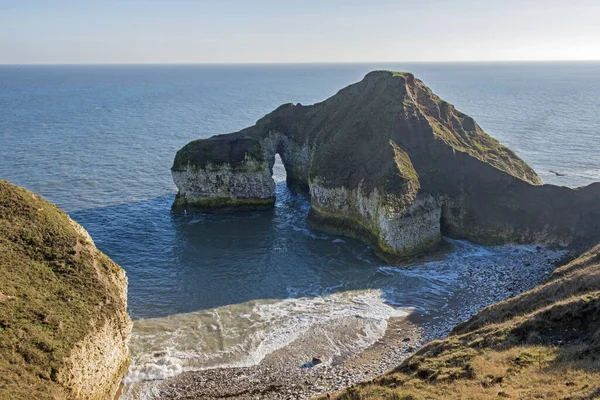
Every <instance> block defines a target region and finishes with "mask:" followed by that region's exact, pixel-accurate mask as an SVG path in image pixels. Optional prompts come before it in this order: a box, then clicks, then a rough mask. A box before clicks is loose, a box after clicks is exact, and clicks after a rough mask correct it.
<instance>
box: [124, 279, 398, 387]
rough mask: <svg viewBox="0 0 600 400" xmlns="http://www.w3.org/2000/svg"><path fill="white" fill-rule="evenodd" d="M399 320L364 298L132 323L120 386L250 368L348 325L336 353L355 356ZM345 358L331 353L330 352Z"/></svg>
mask: <svg viewBox="0 0 600 400" xmlns="http://www.w3.org/2000/svg"><path fill="white" fill-rule="evenodd" d="M405 315H407V312H406V311H403V310H400V309H397V308H394V307H392V306H390V305H388V304H386V303H385V301H384V299H383V297H382V292H381V291H379V290H364V291H351V292H342V293H335V294H330V295H326V296H318V297H304V298H289V299H284V300H258V301H251V302H247V303H242V304H236V305H229V306H224V307H219V308H216V309H212V310H206V311H199V312H193V313H186V314H179V315H173V316H169V317H165V318H153V319H145V320H138V321H136V322H135V323H134V332H133V336H132V340H131V344H130V347H131V351H132V365H131V367H130V370H129V373H128V375H127V377H126V378H125V383H128V384H131V383H134V382H139V381H147V380H160V379H165V378H167V377H170V376H174V375H177V374H179V373H181V372H183V371H189V370H201V369H206V368H215V367H223V366H229V367H231V366H236V367H241V366H251V365H256V364H258V363H260V362H261V361H262V360H263V359H264V358H265V357H266V356H267V355H269V354H271V353H273V352H274V351H277V350H279V349H282V348H283V347H285V346H288V345H289V344H290V343H292V342H293V341H294V340H296V339H298V338H300V337H302V336H303V335H306V334H307V332H308V331H309V330H310V329H315V327H319V326H321V327H327V328H326V329H324V328H319V330H318V331H319V332H320V334H322V335H323V336H327V335H329V334H330V333H329V332H328V331H330V330H335V327H336V326H341V325H344V324H345V323H346V322H347V321H348V320H360V329H358V331H357V332H348V335H347V337H345V338H344V340H338V342H339V343H338V345H339V346H341V344H342V343H343V344H344V345H345V346H347V347H352V348H354V349H358V350H360V349H363V348H365V347H367V346H369V345H370V344H372V343H374V342H375V341H376V340H377V339H379V338H380V337H382V336H383V334H384V333H385V329H386V327H387V320H388V319H389V318H391V317H400V316H405ZM338 339H339V338H338ZM332 343H333V342H332ZM333 346H334V347H335V346H336V345H335V344H333ZM307 350H308V351H310V350H309V349H307ZM345 350H346V349H343V348H337V349H336V348H334V349H331V352H332V353H333V354H339V353H341V352H343V351H345Z"/></svg>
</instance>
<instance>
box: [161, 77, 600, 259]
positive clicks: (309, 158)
mask: <svg viewBox="0 0 600 400" xmlns="http://www.w3.org/2000/svg"><path fill="white" fill-rule="evenodd" d="M276 153H278V154H279V155H280V156H281V159H282V161H283V164H284V166H285V168H286V172H287V177H288V181H290V182H293V183H300V184H301V185H303V186H305V187H308V188H309V191H310V195H311V210H310V214H309V218H310V220H311V221H312V222H313V223H314V224H315V225H316V226H317V227H320V228H322V229H326V230H330V231H335V232H340V233H343V234H348V235H351V236H355V237H358V238H359V239H362V240H364V241H366V242H368V243H370V244H371V245H373V247H374V248H375V250H376V251H377V252H378V253H379V254H380V255H381V256H382V257H384V258H386V259H388V260H390V261H395V260H398V259H401V258H404V257H408V256H411V255H413V254H415V253H418V252H421V251H424V250H427V249H429V248H431V247H432V246H435V245H436V244H438V243H440V242H441V237H442V233H444V234H447V235H450V236H453V237H461V238H467V239H471V240H474V241H477V242H484V243H501V242H505V241H515V242H549V243H558V244H570V243H573V242H577V241H579V240H583V239H582V238H586V239H592V238H593V237H595V238H598V239H600V237H599V235H600V227H599V223H598V220H599V218H598V217H599V216H600V212H599V211H598V209H597V207H594V206H593V204H594V203H595V202H597V201H598V200H599V199H600V189H599V187H598V186H595V187H594V186H590V187H588V188H584V189H581V190H572V189H567V188H562V187H555V186H551V185H542V182H541V180H540V178H539V177H538V176H537V174H536V173H535V172H534V171H533V170H532V169H531V168H530V167H529V166H528V165H527V164H526V163H525V162H524V161H523V160H521V159H520V158H519V157H517V156H516V155H515V154H514V153H513V152H512V151H511V150H509V149H508V148H506V147H504V146H502V145H501V144H500V143H499V142H498V141H497V140H495V139H493V138H492V137H490V136H489V135H487V134H486V133H485V132H484V131H483V130H482V129H481V128H480V127H479V126H478V125H477V123H476V122H475V121H474V120H473V119H472V118H470V117H468V116H467V115H465V114H462V113H461V112H459V111H457V110H456V109H455V108H454V107H453V106H452V105H451V104H449V103H447V102H445V101H443V100H442V99H440V98H439V97H437V96H436V95H435V94H433V93H432V92H431V90H430V89H429V88H428V87H427V86H425V85H424V84H423V82H421V81H420V80H418V79H416V78H414V76H413V75H411V74H408V73H395V72H389V71H376V72H372V73H369V74H368V75H367V76H365V78H364V79H363V80H362V81H361V82H358V83H356V84H354V85H350V86H348V87H347V88H345V89H342V90H341V91H339V92H338V93H337V94H336V95H334V96H333V97H331V98H329V99H327V100H325V101H324V102H322V103H318V104H315V105H312V106H302V105H299V104H298V105H293V104H285V105H283V106H281V107H279V108H278V109H276V110H275V111H273V112H272V113H270V114H268V115H266V116H265V117H263V118H261V119H260V120H258V121H257V123H256V125H254V126H252V127H250V128H247V129H244V130H242V131H239V132H236V133H232V134H228V135H219V136H213V137H211V138H208V139H201V140H196V141H193V142H190V143H189V144H187V145H186V146H184V147H183V148H182V149H181V150H180V151H179V152H178V153H177V156H176V157H175V162H174V164H173V167H172V174H173V178H174V180H175V183H176V184H177V186H178V188H179V195H178V197H177V200H176V202H175V204H174V209H175V210H176V211H181V210H186V209H187V210H193V209H200V210H209V211H211V210H218V209H220V208H222V207H223V206H226V207H228V208H231V207H230V206H232V205H233V206H234V208H235V207H240V208H246V207H251V208H254V207H255V206H256V204H259V205H261V206H265V205H266V206H268V205H270V204H272V203H273V200H274V186H273V182H272V179H271V178H270V175H271V173H272V166H273V162H274V156H275V154H276ZM575 203H576V204H577V205H578V206H579V208H574V207H571V206H569V207H564V206H565V205H571V204H575ZM563 207H564V208H563ZM559 210H560V214H561V217H560V218H558V219H557V218H556V214H558V213H559ZM550 217H551V218H550ZM575 221H577V222H575Z"/></svg>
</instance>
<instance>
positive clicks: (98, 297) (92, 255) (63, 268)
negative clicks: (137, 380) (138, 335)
mask: <svg viewBox="0 0 600 400" xmlns="http://www.w3.org/2000/svg"><path fill="white" fill-rule="evenodd" d="M130 333H131V320H130V319H129V316H128V315H127V278H126V277H125V273H124V271H123V270H122V269H121V268H120V267H119V266H118V265H116V264H115V263H114V262H112V261H111V260H110V259H109V258H108V257H107V256H106V255H104V254H103V253H101V252H100V251H99V250H98V249H96V247H95V246H94V243H93V242H92V239H91V238H90V236H89V235H88V234H87V232H86V231H85V230H84V229H83V228H82V227H81V226H80V225H78V224H77V223H76V222H74V221H72V220H71V219H70V218H69V217H68V215H67V214H65V213H64V212H63V211H61V210H60V209H59V208H58V207H56V206H55V205H53V204H51V203H49V202H47V201H45V200H43V199H41V198H40V197H39V196H37V195H36V194H34V193H31V192H29V191H27V190H25V189H23V188H20V187H17V186H15V185H12V184H10V183H8V182H6V181H2V180H0V399H11V400H20V399H22V400H30V399H40V400H41V399H64V400H74V399H91V400H95V399H98V400H100V399H106V398H111V396H114V394H115V392H116V391H117V389H118V385H119V383H120V381H121V378H122V376H123V374H124V373H125V372H126V370H127V367H128V365H129V350H128V348H127V342H128V340H129V335H130Z"/></svg>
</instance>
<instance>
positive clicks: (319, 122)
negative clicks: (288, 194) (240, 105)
mask: <svg viewBox="0 0 600 400" xmlns="http://www.w3.org/2000/svg"><path fill="white" fill-rule="evenodd" d="M272 132H279V133H281V134H283V135H284V136H286V137H287V138H289V139H290V140H291V142H293V143H296V144H297V145H299V146H304V145H308V147H309V148H310V149H311V150H312V152H311V167H310V169H311V170H310V171H309V176H310V177H311V178H319V180H320V181H321V182H322V184H324V185H326V186H339V185H343V186H347V187H357V186H358V185H359V184H360V185H362V187H363V188H365V189H372V188H375V187H385V188H386V189H387V190H388V191H396V190H397V191H403V190H404V183H406V180H405V178H409V180H413V179H412V178H414V177H415V176H421V174H422V173H423V171H426V172H427V171H435V170H438V171H439V170H445V171H453V172H452V173H454V174H460V173H461V172H460V168H461V166H462V164H461V163H460V161H457V159H456V157H453V154H454V153H457V152H460V153H464V154H466V155H468V156H469V157H473V158H476V159H477V160H479V161H481V162H483V163H486V164H489V165H491V166H493V167H494V168H496V169H498V170H500V171H503V172H504V173H507V174H509V175H512V176H513V177H515V178H518V179H521V180H524V181H526V182H529V183H531V184H535V185H537V184H540V183H541V180H540V178H539V177H538V175H537V174H536V173H535V172H534V171H533V170H532V169H531V168H530V167H529V166H528V165H527V164H526V163H525V162H524V161H523V160H522V159H520V158H519V157H518V156H517V155H515V154H514V153H513V152H512V151H511V150H509V149H508V148H506V147H505V146H503V145H501V144H500V143H499V142H498V141H497V140H496V139H494V138H492V137H490V136H489V135H487V134H486V133H485V132H484V131H483V130H482V129H481V128H480V127H479V125H477V123H476V122H475V121H474V120H473V119H472V118H470V117H469V116H467V115H465V114H463V113H461V112H459V111H457V110H456V109H455V108H454V106H452V105H451V104H450V103H447V102H446V101H444V100H442V99H440V98H439V97H438V96H436V95H435V94H434V93H433V92H432V91H431V89H429V88H428V87H427V86H426V85H425V84H424V83H423V82H421V81H420V80H418V79H416V78H415V77H414V76H413V75H412V74H411V73H408V72H394V71H373V72H370V73H368V74H367V75H366V76H365V77H364V78H363V79H362V80H361V81H360V82H357V83H355V84H352V85H349V86H347V87H346V88H343V89H341V90H340V91H339V92H338V93H337V94H335V95H334V96H332V97H330V98H328V99H327V100H325V101H323V102H320V103H317V104H314V105H310V106H303V105H299V104H298V105H293V104H291V103H290V104H284V105H282V106H280V107H278V108H277V109H276V110H274V111H273V112H271V113H269V114H267V115H266V116H264V117H263V118H261V119H259V120H258V121H257V123H256V125H254V126H252V127H250V128H247V129H244V130H242V131H239V132H236V133H232V134H228V135H218V136H213V137H211V138H208V139H201V140H196V141H193V142H190V143H189V144H187V145H186V146H184V147H183V148H182V149H181V150H180V151H179V152H178V153H177V155H176V157H175V161H174V164H173V168H172V170H173V171H179V170H182V169H185V168H187V167H188V166H191V167H195V168H204V167H205V166H206V165H207V164H208V163H213V164H224V163H229V164H231V166H232V167H233V168H235V166H236V165H238V164H239V163H241V162H242V161H243V160H244V159H245V157H246V156H248V157H250V158H257V159H260V160H262V157H263V152H262V150H261V148H260V140H261V139H263V138H265V137H266V136H268V135H269V134H270V133H272ZM392 142H393V143H394V145H390V143H392ZM398 154H402V155H405V157H401V158H402V160H401V161H402V162H401V163H397V161H398ZM267 156H269V155H267ZM284 162H285V160H284ZM413 171H414V172H415V174H413ZM398 178H399V179H398ZM432 180H435V178H432V179H428V180H427V181H432ZM444 180H445V181H447V179H444ZM305 183H308V182H305ZM425 189H426V190H431V191H435V190H436V187H433V188H425Z"/></svg>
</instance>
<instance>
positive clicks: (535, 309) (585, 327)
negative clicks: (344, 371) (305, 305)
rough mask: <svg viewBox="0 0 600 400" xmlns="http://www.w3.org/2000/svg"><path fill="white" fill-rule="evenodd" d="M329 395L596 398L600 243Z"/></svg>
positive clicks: (599, 395) (599, 382) (598, 391)
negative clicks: (379, 371)
mask: <svg viewBox="0 0 600 400" xmlns="http://www.w3.org/2000/svg"><path fill="white" fill-rule="evenodd" d="M333 398H335V399H491V398H512V399H536V398H538V399H572V400H575V399H592V398H600V245H597V246H595V247H594V248H592V249H591V250H589V251H588V252H586V253H584V254H583V255H581V256H580V257H578V258H577V259H575V260H573V261H571V262H570V263H568V264H566V265H564V266H563V267H561V268H558V269H557V270H556V271H555V272H554V273H553V274H552V275H551V277H550V278H549V279H548V281H547V282H546V283H544V284H542V285H540V286H538V287H537V288H535V289H533V290H531V291H529V292H526V293H524V294H522V295H520V296H517V297H514V298H512V299H509V300H507V301H504V302H501V303H498V304H495V305H492V306H490V307H488V308H486V309H484V310H483V311H481V312H480V313H479V314H477V315H476V316H475V317H473V318H472V319H471V320H469V321H467V322H465V323H463V324H461V325H459V326H457V327H456V328H455V329H454V330H453V332H452V333H451V334H450V335H449V337H448V338H447V339H445V340H441V341H434V342H431V343H429V344H427V345H426V346H425V347H424V348H422V349H421V350H420V351H419V352H417V353H416V354H415V355H413V356H412V357H410V358H409V359H408V360H406V361H405V362H404V363H402V365H400V366H399V367H398V368H397V369H396V370H394V371H392V372H390V373H388V374H386V375H383V376H382V377H380V378H379V379H377V380H375V381H373V382H369V383H366V384H363V385H359V386H355V387H352V388H349V389H347V390H346V391H344V392H342V393H338V394H336V395H334V396H333Z"/></svg>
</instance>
